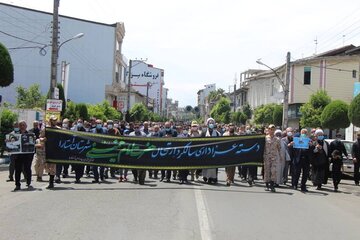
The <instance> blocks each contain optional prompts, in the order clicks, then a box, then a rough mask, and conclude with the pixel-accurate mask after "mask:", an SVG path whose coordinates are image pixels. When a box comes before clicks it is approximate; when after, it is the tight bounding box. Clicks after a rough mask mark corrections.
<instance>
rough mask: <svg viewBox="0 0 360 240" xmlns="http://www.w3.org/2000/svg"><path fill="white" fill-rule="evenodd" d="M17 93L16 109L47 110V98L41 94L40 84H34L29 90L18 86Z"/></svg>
mask: <svg viewBox="0 0 360 240" xmlns="http://www.w3.org/2000/svg"><path fill="white" fill-rule="evenodd" d="M16 92H17V99H16V107H18V108H26V109H33V108H39V109H44V108H45V103H46V96H44V95H42V94H41V91H40V85H39V84H33V85H31V86H30V87H29V88H28V89H26V88H24V87H22V86H18V87H17V88H16Z"/></svg>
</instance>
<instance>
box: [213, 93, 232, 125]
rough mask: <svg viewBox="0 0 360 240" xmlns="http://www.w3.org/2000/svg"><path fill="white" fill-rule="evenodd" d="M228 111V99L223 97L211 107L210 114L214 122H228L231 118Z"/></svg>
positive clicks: (229, 108)
mask: <svg viewBox="0 0 360 240" xmlns="http://www.w3.org/2000/svg"><path fill="white" fill-rule="evenodd" d="M230 112H231V107H230V101H229V100H228V99H226V98H224V97H223V98H221V99H220V100H219V102H218V103H216V104H215V106H214V107H213V108H212V110H211V112H210V115H211V116H212V117H213V118H214V119H215V121H216V122H222V123H229V122H230V120H231V114H230Z"/></svg>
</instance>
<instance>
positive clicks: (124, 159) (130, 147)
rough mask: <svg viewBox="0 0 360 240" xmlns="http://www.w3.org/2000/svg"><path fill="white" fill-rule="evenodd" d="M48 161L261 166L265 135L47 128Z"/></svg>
mask: <svg viewBox="0 0 360 240" xmlns="http://www.w3.org/2000/svg"><path fill="white" fill-rule="evenodd" d="M46 138H47V141H46V160H47V162H51V163H77V164H85V165H98V166H106V167H118V168H131V169H132V168H138V169H169V170H172V169H174V170H179V169H203V168H219V167H226V166H236V165H242V164H243V165H245V164H246V165H254V164H256V165H258V164H261V163H262V161H263V153H264V146H265V137H264V136H263V135H250V136H234V137H214V138H150V137H123V136H121V137H116V136H109V135H102V134H93V133H85V132H76V131H67V130H60V129H53V128H47V129H46Z"/></svg>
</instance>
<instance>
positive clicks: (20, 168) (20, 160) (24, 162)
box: [15, 154, 34, 186]
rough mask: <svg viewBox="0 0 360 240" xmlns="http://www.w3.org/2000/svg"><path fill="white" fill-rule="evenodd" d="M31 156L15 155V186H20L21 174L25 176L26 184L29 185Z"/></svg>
mask: <svg viewBox="0 0 360 240" xmlns="http://www.w3.org/2000/svg"><path fill="white" fill-rule="evenodd" d="M33 157H34V155H33V154H17V155H16V158H15V185H16V186H20V177H21V172H23V173H24V175H25V176H26V184H27V185H30V184H31V164H32V160H33Z"/></svg>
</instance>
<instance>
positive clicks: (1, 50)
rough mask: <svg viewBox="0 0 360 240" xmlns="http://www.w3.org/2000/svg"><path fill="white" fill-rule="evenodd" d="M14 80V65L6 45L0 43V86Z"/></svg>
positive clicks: (5, 85)
mask: <svg viewBox="0 0 360 240" xmlns="http://www.w3.org/2000/svg"><path fill="white" fill-rule="evenodd" d="M13 82H14V67H13V64H12V61H11V57H10V54H9V52H8V50H7V49H6V47H5V46H4V45H3V44H1V43H0V87H7V86H9V85H10V84H11V83H13Z"/></svg>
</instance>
